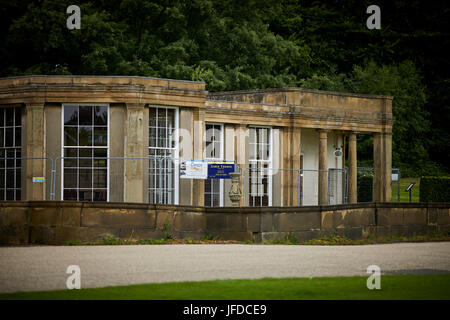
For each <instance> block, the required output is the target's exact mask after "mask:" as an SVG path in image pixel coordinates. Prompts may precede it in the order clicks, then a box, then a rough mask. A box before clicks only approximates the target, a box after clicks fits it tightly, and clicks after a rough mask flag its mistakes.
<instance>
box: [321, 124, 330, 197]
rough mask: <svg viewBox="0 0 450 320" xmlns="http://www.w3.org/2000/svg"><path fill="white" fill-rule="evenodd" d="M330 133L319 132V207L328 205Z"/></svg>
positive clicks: (325, 131)
mask: <svg viewBox="0 0 450 320" xmlns="http://www.w3.org/2000/svg"><path fill="white" fill-rule="evenodd" d="M327 148H328V131H327V130H319V205H321V206H323V205H327V204H328V164H327Z"/></svg>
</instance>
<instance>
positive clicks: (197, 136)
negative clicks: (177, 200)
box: [192, 108, 205, 206]
mask: <svg viewBox="0 0 450 320" xmlns="http://www.w3.org/2000/svg"><path fill="white" fill-rule="evenodd" d="M193 120H194V134H193V138H192V139H193V148H194V159H195V160H202V159H204V152H203V150H204V146H205V143H204V141H203V140H204V131H205V109H204V108H195V109H194V114H193ZM192 189H193V190H192V202H193V203H192V205H193V206H204V205H205V180H203V179H194V180H193V183H192Z"/></svg>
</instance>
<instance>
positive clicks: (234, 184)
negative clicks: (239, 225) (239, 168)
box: [228, 172, 242, 207]
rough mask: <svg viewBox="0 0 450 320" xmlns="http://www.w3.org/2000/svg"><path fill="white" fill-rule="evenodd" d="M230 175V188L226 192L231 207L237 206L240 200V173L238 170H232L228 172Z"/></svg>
mask: <svg viewBox="0 0 450 320" xmlns="http://www.w3.org/2000/svg"><path fill="white" fill-rule="evenodd" d="M230 176H231V188H230V192H229V193H228V195H229V197H230V200H231V205H232V206H233V207H239V203H240V201H241V196H242V193H241V179H240V178H241V174H240V173H239V172H232V173H230Z"/></svg>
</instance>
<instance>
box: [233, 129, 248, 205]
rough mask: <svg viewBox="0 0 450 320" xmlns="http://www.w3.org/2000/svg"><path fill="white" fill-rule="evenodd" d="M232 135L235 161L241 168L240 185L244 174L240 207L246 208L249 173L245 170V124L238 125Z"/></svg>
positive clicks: (246, 160)
mask: <svg viewBox="0 0 450 320" xmlns="http://www.w3.org/2000/svg"><path fill="white" fill-rule="evenodd" d="M234 134H235V143H234V147H235V152H234V156H235V161H236V163H237V164H239V167H240V168H241V174H242V178H241V184H243V183H244V180H243V178H244V173H245V189H242V190H241V192H242V195H243V197H242V201H241V206H247V205H248V203H249V202H248V199H249V198H248V194H249V192H248V190H249V185H248V184H249V181H250V179H249V171H248V170H246V168H247V165H248V159H249V150H248V148H249V145H248V141H247V140H248V128H247V125H246V124H238V125H236V126H235V128H234Z"/></svg>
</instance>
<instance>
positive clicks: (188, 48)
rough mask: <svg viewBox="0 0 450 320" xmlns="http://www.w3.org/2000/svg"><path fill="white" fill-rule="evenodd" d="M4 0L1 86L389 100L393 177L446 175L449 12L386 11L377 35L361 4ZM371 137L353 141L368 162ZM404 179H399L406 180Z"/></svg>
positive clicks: (434, 8) (386, 5)
mask: <svg viewBox="0 0 450 320" xmlns="http://www.w3.org/2000/svg"><path fill="white" fill-rule="evenodd" d="M71 4H74V3H72V1H69V0H41V1H34V0H22V1H10V0H0V7H1V8H2V10H1V11H0V24H1V28H0V42H1V43H2V46H1V47H0V76H16V75H27V74H80V75H89V74H96V75H137V76H151V77H163V78H176V79H185V80H199V81H204V82H206V86H207V89H208V90H209V91H220V90H239V89H255V88H269V87H272V88H276V87H289V86H300V87H305V88H312V89H320V90H331V91H341V92H342V91H345V92H356V93H369V94H381V95H392V96H394V101H393V114H394V119H395V123H394V128H393V153H392V154H393V167H397V168H400V169H401V170H402V175H403V176H410V175H414V176H418V175H430V174H432V175H442V174H445V173H446V172H448V170H449V169H450V168H449V164H450V158H449V156H450V150H449V148H450V132H449V130H448V129H447V124H448V123H449V122H450V118H449V117H450V110H449V108H450V93H449V92H450V91H449V90H448V84H449V82H450V78H449V74H450V60H449V59H448V56H449V52H448V50H446V49H445V48H448V47H450V37H449V36H448V31H447V30H450V10H448V5H447V4H446V2H444V1H442V2H433V3H429V2H425V1H413V2H411V1H402V0H394V1H384V0H380V1H378V2H377V5H379V6H380V8H381V11H382V22H381V30H368V29H367V28H366V24H365V23H366V19H367V17H368V14H366V8H367V7H368V6H369V5H370V4H372V3H371V2H370V1H365V0H364V1H360V0H347V1H336V0H324V1H320V2H319V1H315V0H302V1H300V0H281V1H279V0H267V1H266V0H265V1H260V0H250V1H241V0H193V1H182V0H173V1H168V0H152V1H148V0H112V1H105V0H80V1H78V2H77V3H76V4H77V5H78V6H79V7H80V8H81V30H72V31H69V30H68V29H67V28H66V19H67V17H68V15H67V14H66V8H67V7H68V6H69V5H71ZM371 144H372V143H371V137H370V136H366V137H363V138H362V139H359V140H358V153H359V155H358V157H359V160H362V161H365V160H369V159H371V158H372V150H371ZM403 173H404V174H403Z"/></svg>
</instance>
